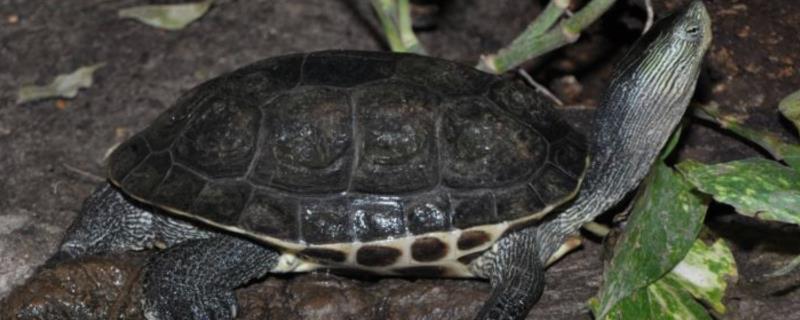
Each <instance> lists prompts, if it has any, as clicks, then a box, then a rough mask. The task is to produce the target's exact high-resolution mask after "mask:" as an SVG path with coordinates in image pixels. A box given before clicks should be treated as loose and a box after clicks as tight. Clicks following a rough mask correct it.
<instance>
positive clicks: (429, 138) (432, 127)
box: [352, 82, 439, 194]
mask: <svg viewBox="0 0 800 320" xmlns="http://www.w3.org/2000/svg"><path fill="white" fill-rule="evenodd" d="M353 97H354V98H353V100H354V104H355V106H356V108H357V121H356V128H355V130H356V132H357V133H358V136H357V139H356V141H358V143H359V145H360V148H358V149H359V151H358V153H359V162H358V164H357V167H356V170H355V172H354V173H353V185H352V187H353V191H359V192H367V193H380V194H392V193H402V192H409V191H416V190H422V189H426V188H432V187H433V186H435V185H436V184H437V183H438V181H439V178H438V172H439V168H438V151H437V149H436V146H437V141H436V137H437V135H436V116H437V112H436V110H435V108H436V106H437V104H438V100H439V99H438V98H437V97H436V96H434V95H431V94H429V93H428V91H427V90H425V89H422V88H416V87H413V86H409V85H404V84H402V83H395V82H390V83H380V84H378V85H375V86H367V87H362V88H359V89H358V90H357V91H355V92H354V93H353Z"/></svg>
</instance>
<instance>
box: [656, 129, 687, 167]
mask: <svg viewBox="0 0 800 320" xmlns="http://www.w3.org/2000/svg"><path fill="white" fill-rule="evenodd" d="M683 125H684V123H683V122H681V123H680V124H679V125H678V127H677V128H675V131H673V132H672V135H671V136H670V137H669V140H667V145H665V146H664V148H663V149H661V154H660V155H659V156H658V158H659V159H660V160H662V161H663V160H665V159H667V158H668V157H669V155H670V154H672V150H674V149H675V147H676V146H677V145H678V142H680V141H681V132H683Z"/></svg>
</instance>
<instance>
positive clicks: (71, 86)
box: [17, 63, 105, 104]
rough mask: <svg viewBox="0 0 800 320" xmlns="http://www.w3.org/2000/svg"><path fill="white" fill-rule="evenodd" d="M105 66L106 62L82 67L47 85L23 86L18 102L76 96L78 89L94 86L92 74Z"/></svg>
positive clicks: (58, 77)
mask: <svg viewBox="0 0 800 320" xmlns="http://www.w3.org/2000/svg"><path fill="white" fill-rule="evenodd" d="M103 66H105V63H98V64H95V65H91V66H88V67H81V68H79V69H78V70H75V71H74V72H72V73H70V74H62V75H59V76H57V77H56V78H55V80H53V82H51V83H50V84H48V85H46V86H36V85H28V86H23V87H22V88H20V89H19V91H17V104H21V103H25V102H30V101H35V100H41V99H47V98H56V97H61V98H74V97H75V96H77V95H78V90H80V89H82V88H88V87H91V86H92V75H93V74H94V72H95V71H96V70H97V69H99V68H101V67H103Z"/></svg>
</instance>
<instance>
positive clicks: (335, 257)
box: [299, 248, 347, 263]
mask: <svg viewBox="0 0 800 320" xmlns="http://www.w3.org/2000/svg"><path fill="white" fill-rule="evenodd" d="M299 255H301V256H304V257H308V258H310V259H313V260H316V261H320V262H334V263H342V262H344V261H345V260H347V253H345V252H342V251H339V250H334V249H326V248H306V249H303V250H302V251H300V253H299Z"/></svg>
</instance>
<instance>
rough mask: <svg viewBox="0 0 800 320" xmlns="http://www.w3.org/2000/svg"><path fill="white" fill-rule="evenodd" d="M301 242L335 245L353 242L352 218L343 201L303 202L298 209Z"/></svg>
mask: <svg viewBox="0 0 800 320" xmlns="http://www.w3.org/2000/svg"><path fill="white" fill-rule="evenodd" d="M300 224H301V229H302V234H303V240H305V241H306V242H308V243H337V242H350V241H352V240H353V234H352V230H353V228H352V226H353V223H352V217H351V215H350V209H349V207H348V205H347V202H346V200H344V199H335V200H316V201H309V200H307V201H305V202H302V203H301V207H300Z"/></svg>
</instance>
